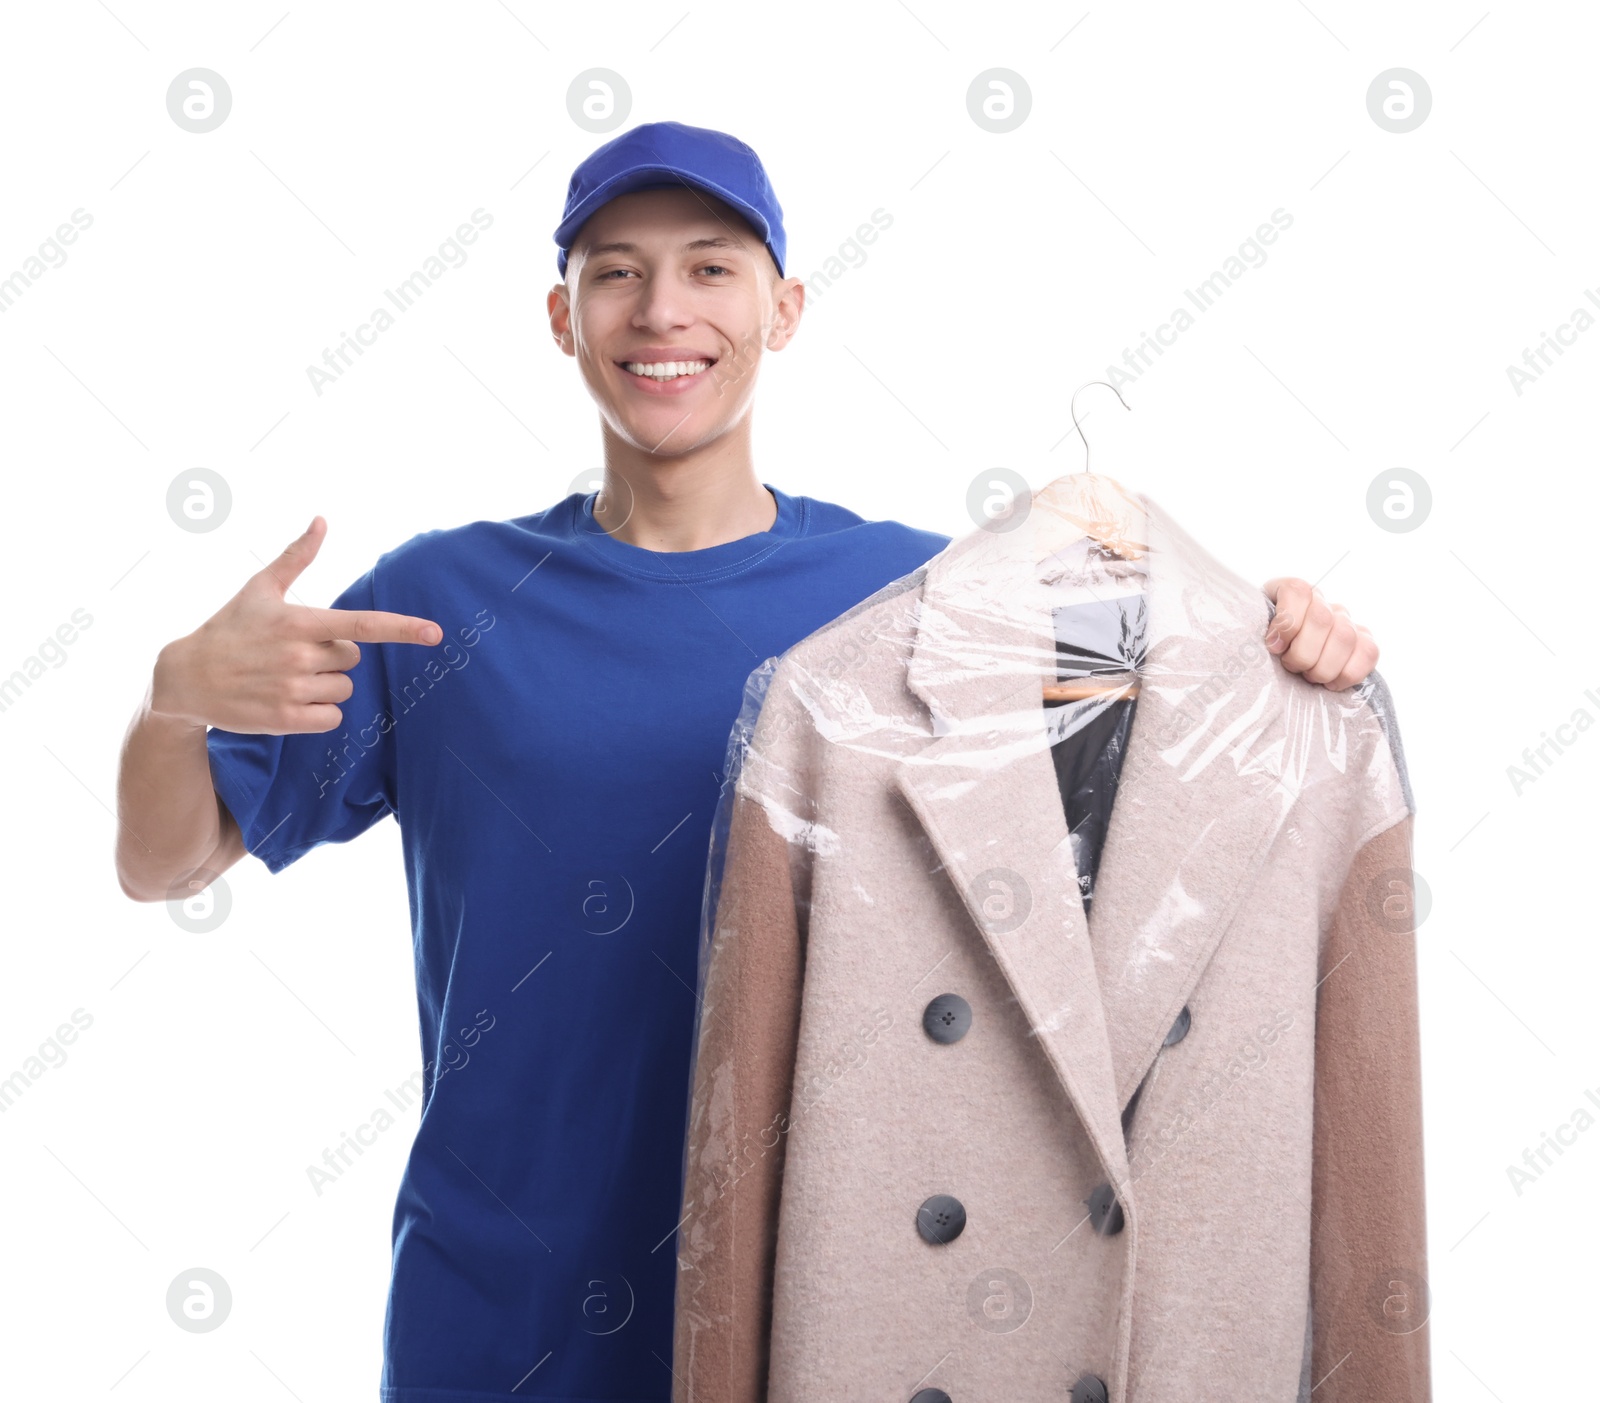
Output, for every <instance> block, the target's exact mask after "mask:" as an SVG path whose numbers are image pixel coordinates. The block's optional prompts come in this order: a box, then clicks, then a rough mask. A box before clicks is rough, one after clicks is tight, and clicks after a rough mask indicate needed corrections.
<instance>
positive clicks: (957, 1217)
mask: <svg viewBox="0 0 1600 1403" xmlns="http://www.w3.org/2000/svg"><path fill="white" fill-rule="evenodd" d="M971 1027H972V1005H971V1004H969V1003H968V1002H967V1001H966V1000H965V999H964V998H962V997H961V995H960V994H940V995H939V996H938V997H937V998H934V999H930V1000H929V1001H928V1006H927V1007H926V1008H925V1009H923V1010H922V1030H923V1032H925V1033H926V1034H927V1035H928V1037H929V1038H931V1039H932V1040H933V1041H934V1042H936V1043H941V1044H949V1043H957V1042H960V1041H961V1039H962V1038H964V1037H966V1035H967V1031H968V1029H970V1028H971ZM1188 1031H1189V1009H1188V1007H1187V1006H1185V1007H1184V1009H1183V1011H1182V1012H1181V1013H1180V1014H1179V1015H1178V1018H1177V1021H1176V1022H1175V1023H1174V1024H1173V1025H1172V1027H1171V1029H1170V1030H1169V1031H1168V1033H1167V1036H1166V1038H1165V1039H1164V1040H1163V1042H1162V1046H1163V1047H1171V1046H1172V1045H1173V1044H1174V1043H1176V1042H1181V1041H1182V1040H1183V1038H1184V1036H1185V1035H1186V1034H1187V1033H1188ZM1140 1086H1141V1089H1142V1087H1143V1083H1140ZM1138 1095H1139V1093H1138V1091H1135V1092H1134V1101H1137V1100H1138ZM1132 1110H1133V1102H1131V1101H1130V1102H1129V1104H1128V1113H1131V1112H1132ZM1128 1113H1124V1116H1123V1123H1124V1129H1126V1124H1127V1114H1128ZM1084 1203H1085V1204H1086V1205H1087V1206H1088V1209H1089V1221H1090V1222H1091V1223H1092V1224H1093V1226H1094V1230H1095V1232H1097V1233H1099V1234H1100V1235H1101V1236H1102V1237H1110V1236H1112V1235H1113V1234H1115V1233H1119V1232H1121V1231H1122V1227H1123V1214H1122V1205H1121V1204H1120V1203H1118V1202H1117V1196H1116V1194H1115V1192H1113V1190H1112V1188H1111V1185H1110V1184H1101V1185H1099V1186H1098V1187H1097V1188H1096V1189H1095V1190H1094V1191H1093V1192H1092V1193H1091V1194H1090V1195H1089V1197H1088V1198H1086V1199H1085V1200H1084ZM966 1226H967V1210H966V1206H965V1205H964V1204H963V1203H962V1202H961V1200H960V1199H958V1198H956V1197H954V1196H953V1195H951V1194H934V1195H932V1196H931V1197H929V1198H926V1199H924V1200H923V1201H922V1204H921V1206H920V1207H919V1208H918V1209H917V1232H918V1233H919V1234H920V1235H921V1237H922V1240H923V1241H924V1242H926V1243H928V1244H930V1245H931V1246H935V1247H937V1246H943V1245H944V1244H946V1243H950V1242H954V1241H955V1240H956V1239H957V1238H958V1237H960V1236H961V1233H962V1230H963V1229H965V1227H966ZM1109 1397H1110V1395H1109V1394H1108V1393H1107V1391H1106V1385H1105V1380H1104V1379H1102V1378H1100V1376H1099V1375H1098V1374H1082V1375H1080V1376H1079V1378H1078V1381H1077V1382H1076V1383H1075V1384H1073V1386H1072V1398H1071V1403H1107V1399H1108V1398H1109ZM911 1403H952V1400H951V1398H950V1395H949V1394H948V1393H946V1392H945V1391H944V1390H943V1389H942V1388H924V1389H919V1390H918V1391H917V1392H916V1393H915V1394H913V1395H912V1397H911Z"/></svg>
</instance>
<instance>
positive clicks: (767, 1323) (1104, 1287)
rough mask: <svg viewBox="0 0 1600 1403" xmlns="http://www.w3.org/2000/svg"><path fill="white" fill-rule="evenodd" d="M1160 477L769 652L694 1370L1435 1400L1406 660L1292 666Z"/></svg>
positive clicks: (687, 1256)
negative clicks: (1399, 669)
mask: <svg viewBox="0 0 1600 1403" xmlns="http://www.w3.org/2000/svg"><path fill="white" fill-rule="evenodd" d="M1102 481H1103V480H1102ZM1053 486H1054V485H1053ZM1134 500H1135V502H1136V503H1137V513H1136V515H1135V517H1134V520H1135V521H1136V523H1137V526H1138V531H1137V532H1136V535H1135V539H1134V540H1133V541H1132V542H1128V541H1123V542H1121V543H1120V544H1121V547H1122V548H1121V549H1120V550H1119V549H1113V548H1108V547H1107V546H1105V545H1102V544H1100V543H1098V542H1097V541H1096V540H1094V539H1090V538H1087V537H1085V536H1084V535H1083V534H1082V533H1081V532H1077V533H1074V532H1071V531H1067V532H1062V530H1061V528H1060V527H1059V526H1058V525H1055V524H1054V523H1053V521H1052V520H1051V519H1050V518H1049V516H1048V514H1047V513H1045V512H1043V511H1041V510H1040V508H1039V506H1038V505H1037V504H1036V506H1035V509H1034V510H1033V511H1032V512H1031V513H1028V514H1027V515H1026V516H1025V517H1023V518H1022V519H1021V520H1020V523H1019V524H1016V525H1014V526H1013V527H1012V529H1006V530H980V531H977V532H974V533H972V534H971V535H969V536H966V537H962V538H960V539H958V540H957V541H954V542H952V543H951V545H950V546H949V547H947V549H946V550H945V551H943V552H941V553H940V555H939V556H937V557H935V559H934V560H932V561H930V562H929V563H928V564H927V565H925V566H924V567H923V568H922V569H920V570H918V571H916V572H915V573H913V574H912V575H909V576H907V577H905V578H904V579H902V580H899V581H896V582H895V583H893V584H891V585H889V586H887V587H886V588H885V589H883V590H880V591H879V592H878V593H877V594H876V595H874V596H872V598H870V599H868V600H866V601H864V602H863V603H862V604H860V605H858V606H856V607H855V608H854V609H852V610H850V611H849V612H848V613H847V614H845V615H843V616H841V617H840V618H839V619H837V620H835V621H834V622H833V623H832V624H830V625H828V626H827V627H825V628H824V629H821V630H819V631H818V632H817V633H814V634H812V635H811V636H810V637H809V638H807V639H805V640H803V641H802V642H801V643H799V644H797V645H795V647H793V648H791V649H789V650H788V651H787V652H786V653H785V654H784V655H783V656H782V657H781V658H779V659H769V660H768V661H767V662H766V663H764V664H763V665H762V666H761V667H760V668H758V669H757V670H756V671H755V672H754V673H753V674H752V675H751V678H750V681H749V683H748V684H747V687H746V696H745V704H744V707H743V709H742V711H741V714H740V717H739V719H738V721H737V722H736V724H735V726H734V728H733V731H732V733H731V735H730V740H729V751H728V763H727V767H726V778H725V782H724V786H723V793H722V802H721V804H720V806H719V811H718V814H717V817H716V820H715V822H714V825H713V833H712V842H711V852H710V862H709V863H708V869H707V880H706V893H705V903H704V919H703V930H702V941H701V955H700V967H699V985H698V992H699V1011H698V1015H697V1017H698V1022H697V1026H696V1031H695V1058H694V1065H693V1069H692V1076H691V1099H690V1107H689V1115H688V1124H687V1127H686V1136H685V1146H686V1148H685V1159H684V1182H685V1198H684V1204H683V1221H682V1223H681V1225H680V1229H679V1235H678V1254H679V1292H678V1310H677V1325H676V1340H675V1358H674V1374H675V1377H676V1380H677V1381H676V1383H675V1386H674V1387H675V1397H678V1398H684V1399H687V1398H689V1397H691V1396H692V1397H693V1398H695V1399H698V1400H702V1403H704V1400H715V1399H735V1398H738V1399H755V1398H771V1399H773V1400H778V1399H791V1398H792V1399H800V1398H802V1397H805V1398H814V1397H818V1396H835V1397H858V1396H859V1397H868V1396H871V1397H884V1398H896V1397H903V1398H906V1399H910V1398H912V1397H913V1395H915V1394H918V1392H919V1390H923V1389H927V1388H930V1387H931V1388H936V1389H938V1390H942V1391H943V1393H944V1394H946V1395H947V1396H948V1397H949V1398H951V1399H954V1400H958V1403H959V1400H963V1399H976V1398H994V1397H1003V1396H1010V1397H1028V1396H1039V1397H1043V1396H1063V1397H1065V1396H1068V1394H1069V1393H1070V1392H1071V1390H1072V1389H1073V1388H1074V1387H1080V1388H1081V1389H1086V1390H1088V1391H1087V1392H1085V1393H1084V1394H1083V1396H1084V1397H1094V1396H1097V1395H1096V1394H1095V1392H1094V1389H1095V1388H1096V1387H1097V1386H1102V1387H1103V1388H1104V1390H1105V1392H1104V1395H1103V1396H1104V1397H1106V1398H1108V1399H1128V1398H1135V1397H1136V1398H1138V1399H1140V1400H1141V1401H1142V1400H1155V1399H1166V1398H1172V1399H1174V1400H1175V1399H1178V1398H1186V1399H1187V1398H1192V1397H1196V1396H1224V1395H1226V1393H1227V1390H1228V1389H1229V1388H1235V1389H1237V1390H1240V1391H1242V1392H1243V1394H1244V1395H1245V1396H1251V1397H1262V1398H1268V1397H1271V1398H1283V1399H1286V1400H1287V1399H1293V1398H1296V1397H1298V1396H1302V1394H1303V1392H1304V1391H1306V1390H1308V1389H1309V1387H1310V1384H1311V1383H1315V1382H1316V1381H1317V1379H1318V1378H1320V1377H1322V1373H1319V1372H1318V1371H1319V1369H1321V1370H1322V1371H1323V1372H1326V1371H1327V1369H1328V1368H1331V1365H1332V1362H1333V1361H1334V1360H1336V1359H1337V1358H1339V1357H1343V1358H1344V1359H1345V1361H1346V1363H1345V1364H1344V1365H1343V1366H1341V1368H1340V1371H1339V1373H1340V1374H1344V1373H1345V1371H1346V1370H1348V1371H1349V1372H1348V1376H1347V1377H1348V1380H1349V1382H1348V1383H1345V1382H1341V1383H1340V1384H1339V1385H1338V1386H1337V1387H1336V1386H1335V1383H1334V1379H1336V1378H1338V1377H1339V1375H1338V1374H1335V1375H1331V1376H1330V1377H1329V1380H1328V1382H1327V1383H1326V1384H1324V1385H1321V1386H1319V1387H1318V1392H1317V1397H1318V1398H1319V1399H1322V1398H1323V1397H1324V1396H1325V1395H1327V1394H1328V1393H1329V1392H1330V1391H1331V1392H1332V1396H1333V1397H1335V1398H1339V1397H1356V1396H1361V1395H1360V1393H1359V1390H1361V1389H1373V1388H1380V1389H1383V1390H1387V1392H1386V1394H1385V1396H1392V1397H1395V1398H1403V1399H1413V1398H1421V1397H1425V1396H1426V1391H1427V1356H1426V1330H1425V1329H1424V1328H1422V1326H1423V1323H1424V1322H1425V1320H1426V1306H1425V1298H1426V1284H1425V1262H1424V1261H1423V1245H1422V1244H1423V1242H1424V1241H1425V1236H1424V1233H1423V1228H1422V1214H1423V1205H1422V1198H1421V1158H1420V1143H1419V1137H1420V1100H1419V1097H1420V1091H1419V1088H1418V1085H1417V1083H1418V1075H1419V1074H1418V1061H1417V1057H1416V1051H1415V1020H1416V1014H1415V989H1414V953H1413V950H1412V941H1413V938H1414V918H1413V917H1412V916H1411V915H1410V912H1409V906H1408V904H1407V902H1406V900H1405V899H1404V898H1405V897H1407V896H1408V895H1409V891H1410V887H1409V877H1410V872H1409V863H1410V848H1409V841H1410V823H1409V818H1410V815H1411V812H1412V803H1411V796H1410V790H1409V786H1408V783H1407V780H1406V777H1405V769H1404V757H1403V753H1402V751H1401V748H1400V742H1399V736H1398V731H1397V730H1396V728H1395V725H1394V719H1393V714H1392V708H1391V706H1390V703H1389V699H1388V693H1387V688H1386V687H1385V686H1384V685H1383V683H1382V680H1381V679H1379V678H1377V677H1376V676H1374V677H1373V678H1371V679H1369V680H1368V682H1367V683H1366V684H1364V685H1363V686H1362V687H1359V688H1356V689H1353V690H1351V691H1346V692H1337V693H1336V692H1329V691H1326V690H1325V689H1323V688H1320V687H1317V686H1315V685H1313V684H1310V683H1307V682H1305V681H1304V680H1303V679H1300V678H1298V677H1295V676H1293V675H1292V674H1289V673H1288V672H1287V671H1285V669H1283V668H1282V667H1281V665H1280V664H1279V663H1278V661H1277V659H1276V658H1274V657H1273V656H1272V654H1270V653H1269V652H1268V651H1267V649H1266V647H1265V644H1264V642H1263V635H1264V633H1265V630H1266V626H1267V622H1268V620H1269V618H1270V616H1271V606H1270V604H1269V603H1268V601H1267V600H1266V599H1265V597H1264V596H1263V595H1262V593H1261V591H1260V590H1259V589H1258V588H1256V587H1255V586H1253V585H1250V584H1249V583H1247V582H1246V581H1244V580H1243V579H1241V578H1240V577H1239V576H1237V575H1235V574H1234V573H1232V572H1231V571H1229V570H1228V569H1226V568H1225V567H1224V566H1222V565H1221V564H1220V563H1219V562H1218V561H1217V560H1216V559H1214V558H1213V557H1212V555H1211V554H1209V553H1208V552H1207V551H1206V550H1205V549H1204V548H1203V547H1201V546H1200V545H1199V544H1198V543H1197V542H1196V541H1194V540H1193V539H1192V538H1191V537H1190V536H1188V535H1187V533H1185V532H1184V531H1183V529H1182V528H1181V527H1179V526H1178V525H1177V523H1176V522H1174V521H1173V520H1172V519H1171V518H1169V517H1168V516H1167V515H1166V514H1165V512H1164V511H1162V510H1161V509H1160V508H1159V507H1158V506H1157V505H1156V504H1155V503H1153V502H1151V501H1150V500H1149V499H1148V498H1144V497H1136V498H1135V499H1134ZM1063 536H1065V537H1066V538H1067V539H1065V541H1063ZM1111 539H1112V543H1113V545H1116V544H1118V543H1117V542H1116V540H1115V537H1114V536H1113V537H1112V538H1111ZM1097 688H1098V689H1101V690H1098V691H1095V690H1094V689H1097ZM1363 981H1365V982H1363ZM1408 981H1409V982H1408ZM1379 1024H1381V1026H1378V1025H1379ZM1396 1283H1400V1284H1399V1285H1396ZM1397 1302H1399V1304H1397ZM1024 1326H1026V1327H1027V1328H1023V1327H1024ZM1401 1327H1405V1328H1401ZM1237 1331H1248V1332H1249V1337H1250V1339H1251V1341H1252V1345H1251V1349H1250V1351H1249V1352H1248V1357H1246V1355H1245V1354H1241V1355H1239V1356H1238V1358H1237V1359H1233V1358H1232V1356H1230V1357H1229V1361H1225V1367H1223V1368H1222V1372H1220V1373H1219V1372H1218V1369H1219V1365H1218V1358H1217V1352H1216V1349H1215V1341H1216V1340H1217V1339H1218V1338H1226V1337H1228V1336H1229V1333H1230V1332H1237ZM1230 1371H1231V1372H1230ZM1341 1388H1342V1389H1345V1390H1346V1391H1344V1392H1341V1391H1340V1389H1341ZM1071 1396H1073V1397H1077V1396H1078V1395H1077V1394H1072V1395H1071ZM932 1397H933V1396H932V1395H930V1400H931V1398H932ZM930 1400H924V1403H930Z"/></svg>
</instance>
